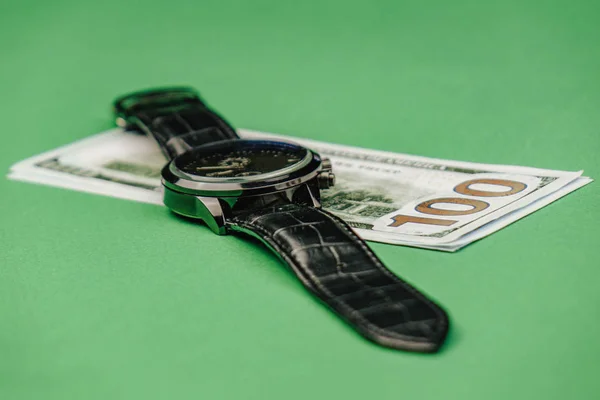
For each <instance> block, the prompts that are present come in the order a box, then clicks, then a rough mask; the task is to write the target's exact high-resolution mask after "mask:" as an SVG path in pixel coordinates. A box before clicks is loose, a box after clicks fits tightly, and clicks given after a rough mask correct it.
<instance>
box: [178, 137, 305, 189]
mask: <svg viewBox="0 0 600 400" xmlns="http://www.w3.org/2000/svg"><path fill="white" fill-rule="evenodd" d="M307 157H309V151H308V150H307V149H306V148H304V147H301V146H298V145H294V144H289V143H283V142H272V141H266V140H229V141H224V142H218V143H215V144H211V145H207V146H202V147H199V148H196V149H193V150H191V151H188V152H187V153H184V154H182V155H181V156H179V157H177V158H176V159H175V166H176V167H177V169H179V170H180V171H181V172H183V173H185V174H187V175H192V176H193V177H194V178H198V179H200V180H215V179H216V180H226V181H228V180H255V179H262V178H266V177H268V176H274V175H280V174H283V173H285V172H286V171H290V170H293V169H295V167H298V166H299V165H301V164H302V163H303V162H305V161H306V160H307Z"/></svg>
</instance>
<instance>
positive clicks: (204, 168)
mask: <svg viewBox="0 0 600 400" xmlns="http://www.w3.org/2000/svg"><path fill="white" fill-rule="evenodd" d="M241 168H244V167H243V166H242V165H240V164H233V165H218V166H213V167H196V170H197V171H217V170H221V169H241Z"/></svg>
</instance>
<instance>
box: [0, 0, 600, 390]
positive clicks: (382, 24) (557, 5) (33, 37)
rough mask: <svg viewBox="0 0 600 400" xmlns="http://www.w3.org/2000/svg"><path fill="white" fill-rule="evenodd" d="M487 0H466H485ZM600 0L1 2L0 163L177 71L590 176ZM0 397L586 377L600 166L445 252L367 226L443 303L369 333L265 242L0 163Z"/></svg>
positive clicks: (592, 345)
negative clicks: (405, 243)
mask: <svg viewBox="0 0 600 400" xmlns="http://www.w3.org/2000/svg"><path fill="white" fill-rule="evenodd" d="M482 3H483V4H482ZM599 21H600V3H599V2H598V1H588V2H584V1H548V2H543V1H502V2H496V3H494V2H480V1H471V2H469V1H438V2H424V1H365V2H358V1H353V2H349V1H300V2H285V1H253V2H242V1H238V2H231V1H188V2H185V1H165V2H159V1H139V2H123V1H117V0H106V1H102V2H99V1H98V2H87V3H86V2H83V1H64V0H58V1H18V2H17V1H12V0H9V1H8V2H7V1H6V0H3V1H2V2H0V46H1V47H0V50H1V52H0V110H1V111H0V115H1V116H2V132H1V140H2V145H1V146H0V156H1V158H0V167H1V170H2V171H5V172H7V171H8V168H9V166H10V165H11V164H13V163H14V162H16V161H18V160H20V159H23V158H25V157H28V156H31V155H34V154H37V153H39V152H42V151H45V150H49V149H52V148H55V147H57V146H59V145H63V144H67V143H70V142H72V141H74V140H77V139H80V138H84V137H86V136H88V135H91V134H94V133H96V132H99V131H102V130H105V129H108V128H110V127H111V126H112V122H111V115H110V110H109V103H110V102H111V100H112V99H113V98H114V97H115V96H116V95H120V94H123V93H126V92H128V91H130V90H136V89H142V88H146V87H152V86H157V85H160V86H162V85H171V84H190V85H193V86H195V87H196V88H198V89H199V90H200V91H201V92H202V94H203V96H204V97H205V98H206V99H208V101H209V103H210V104H212V105H213V106H214V107H215V108H216V109H218V110H219V111H220V112H222V113H223V114H224V115H226V117H227V118H228V119H229V120H230V121H232V122H233V123H234V124H235V125H236V126H238V127H244V128H253V129H260V130H264V131H271V132H278V133H286V134H290V135H296V136H303V137H307V138H314V139H320V140H324V141H330V142H338V143H342V144H349V145H355V146H363V147H369V148H376V149H385V150H391V151H397V152H403V153H411V154H418V155H423V156H431V157H438V158H449V159H457V160H468V161H476V162H485V163H502V164H518V165H527V166H535V167H540V168H552V169H563V170H579V169H585V171H586V175H589V176H591V177H600V162H599V161H598V157H599V150H600V132H599V131H600V45H599V43H600V22H599ZM0 193H1V197H0V198H1V201H2V203H1V207H0V226H1V228H0V250H1V252H0V257H1V258H0V261H1V263H0V398H2V399H7V400H9V399H25V398H40V399H51V398H52V399H54V398H56V399H88V398H89V399H92V398H98V399H108V398H126V399H133V398H159V399H160V398H162V399H186V398H201V399H224V398H234V399H263V398H274V399H304V398H310V399H322V398H330V399H367V398H377V399H379V398H383V399H471V398H472V399H506V398H511V399H533V398H540V399H542V398H543V399H564V398H570V399H592V398H597V396H598V392H599V391H600V380H599V379H598V370H599V367H600V362H599V356H600V343H599V337H600V323H599V311H598V309H599V306H600V290H599V289H598V282H599V280H600V268H599V267H600V263H599V262H598V239H599V233H600V226H599V222H600V221H599V220H600V213H599V212H598V205H599V201H600V189H599V186H598V185H597V184H591V185H589V186H587V187H585V188H583V189H581V190H579V191H578V192H576V193H574V194H572V195H569V196H568V197H566V198H564V199H562V200H560V201H558V202H557V203H554V204H552V205H550V206H549V207H546V208H544V209H542V210H541V211H538V212H536V213H535V214H533V215H531V216H529V217H527V218H526V219H524V220H522V221H519V222H517V223H515V224H513V225H511V226H510V227H508V228H506V229H503V230H502V231H500V232H498V233H495V234H493V235H492V236H491V237H489V238H486V239H484V240H482V241H480V242H477V243H475V244H473V245H471V246H469V247H467V248H466V249H464V250H462V251H460V252H458V253H456V254H445V253H439V252H434V251H427V250H420V249H412V248H405V247H395V246H390V245H383V244H375V243H373V244H372V247H373V249H374V250H375V251H376V253H377V254H378V255H379V256H380V257H381V258H382V259H383V260H384V262H385V263H386V264H387V265H388V266H389V268H390V269H392V270H393V271H395V272H396V273H398V274H399V275H401V276H403V277H404V278H406V279H407V280H409V281H411V282H413V283H415V284H416V285H417V286H419V287H420V288H422V289H423V290H424V291H426V292H427V293H429V294H431V296H432V297H434V298H435V299H437V300H438V301H439V302H440V303H442V304H443V305H444V306H445V307H446V308H447V309H448V310H449V312H450V314H451V318H452V332H451V335H450V337H449V340H448V342H447V345H446V347H445V348H444V349H443V351H442V352H441V353H439V354H436V355H418V354H407V353H402V352H395V351H390V350H387V349H383V348H379V347H377V346H375V345H372V344H371V343H369V342H366V341H364V340H363V339H362V338H361V337H359V336H358V335H357V334H355V333H354V332H353V331H352V330H351V329H350V328H348V327H347V326H346V325H344V324H343V323H342V322H340V321H339V320H338V319H336V318H335V317H333V316H332V314H331V313H330V312H328V311H327V310H326V309H325V308H324V307H323V306H322V305H321V304H319V303H318V302H317V301H315V300H313V298H312V297H311V296H309V295H308V294H307V292H306V291H305V290H303V289H302V287H301V285H300V284H299V283H298V282H296V280H295V279H294V278H293V277H292V275H291V274H290V273H289V272H287V271H286V270H285V269H284V267H283V266H282V265H281V264H280V263H279V261H277V259H276V258H275V257H273V256H271V255H270V254H269V253H268V252H266V251H265V250H263V249H260V248H257V247H255V246H254V245H253V244H250V243H248V242H245V241H243V240H240V239H238V238H235V237H217V236H215V235H213V234H212V233H211V232H210V231H209V230H208V229H207V228H205V227H203V226H198V225H194V224H191V223H187V222H184V221H181V220H179V219H176V218H174V217H172V216H170V215H169V213H168V212H167V211H166V210H165V209H164V208H161V207H156V206H152V205H145V204H138V203H134V202H128V201H124V200H118V199H112V198H106V197H100V196H94V195H90V194H84V193H76V192H73V191H67V190H62V189H57V188H50V187H43V186H36V185H31V184H26V183H20V182H12V181H8V180H5V179H3V180H1V181H0Z"/></svg>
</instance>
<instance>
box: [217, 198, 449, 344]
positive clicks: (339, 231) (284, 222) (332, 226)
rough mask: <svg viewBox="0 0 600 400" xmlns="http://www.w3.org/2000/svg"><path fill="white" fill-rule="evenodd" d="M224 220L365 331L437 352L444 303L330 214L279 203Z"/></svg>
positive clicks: (444, 326) (375, 339)
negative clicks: (277, 257)
mask: <svg viewBox="0 0 600 400" xmlns="http://www.w3.org/2000/svg"><path fill="white" fill-rule="evenodd" d="M228 224H229V228H230V229H231V230H233V231H238V232H243V233H246V234H250V235H252V236H255V237H257V238H259V239H260V240H261V241H263V242H264V243H265V244H266V245H267V246H268V247H270V248H271V249H272V250H273V251H275V252H276V253H277V254H278V255H280V256H281V257H282V258H283V260H284V261H285V262H286V263H287V264H288V265H289V266H290V267H291V269H292V270H293V272H294V273H295V274H296V276H297V277H298V278H299V279H300V281H302V283H303V284H304V286H305V287H306V288H307V289H308V290H310V291H311V292H312V293H314V294H315V295H316V296H317V297H318V298H319V299H321V300H322V301H323V302H324V303H325V304H326V305H327V306H329V307H330V308H331V309H332V310H333V311H334V312H335V313H336V314H338V315H339V316H340V317H342V318H343V319H344V320H346V321H347V322H348V323H349V324H350V325H351V326H352V327H353V328H355V329H356V330H357V331H358V332H359V333H360V334H362V335H363V336H364V337H366V338H367V339H369V340H371V341H373V342H376V343H378V344H380V345H383V346H386V347H391V348H396V349H402V350H409V351H418V352H435V351H437V350H438V349H439V347H440V346H441V345H442V343H443V342H444V339H445V337H446V333H447V331H448V317H447V315H446V313H445V311H444V310H443V309H441V308H440V307H439V306H438V305H436V304H435V303H433V302H432V301H431V300H429V299H428V298H427V297H425V296H424V295H423V294H421V293H420V292H419V291H417V289H415V288H414V287H412V286H411V285H409V284H408V283H406V282H404V281H403V280H401V279H400V278H398V277H397V276H395V275H394V274H393V273H392V272H391V271H389V270H388V269H387V268H385V266H384V265H383V264H382V263H381V261H380V260H379V259H378V258H377V256H376V255H375V254H374V253H373V252H372V251H371V249H369V247H367V245H366V243H365V242H364V241H363V240H361V239H360V238H359V237H357V236H356V234H355V233H354V232H353V231H352V230H351V229H350V227H349V226H348V225H347V224H346V223H345V222H343V221H342V220H341V219H339V218H337V217H336V216H334V215H332V214H330V213H328V212H326V211H323V210H321V209H317V208H313V207H308V206H304V205H299V204H285V205H278V206H273V207H265V208H262V209H259V210H254V211H249V212H245V213H242V214H238V215H236V216H235V217H233V218H232V219H231V221H229V222H228Z"/></svg>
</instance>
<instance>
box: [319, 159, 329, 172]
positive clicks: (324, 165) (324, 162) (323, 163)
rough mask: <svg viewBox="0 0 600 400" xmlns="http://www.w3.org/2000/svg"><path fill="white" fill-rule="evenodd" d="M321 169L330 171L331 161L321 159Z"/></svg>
mask: <svg viewBox="0 0 600 400" xmlns="http://www.w3.org/2000/svg"><path fill="white" fill-rule="evenodd" d="M321 167H322V168H323V169H324V170H327V171H331V160H330V159H329V158H323V159H322V160H321Z"/></svg>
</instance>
